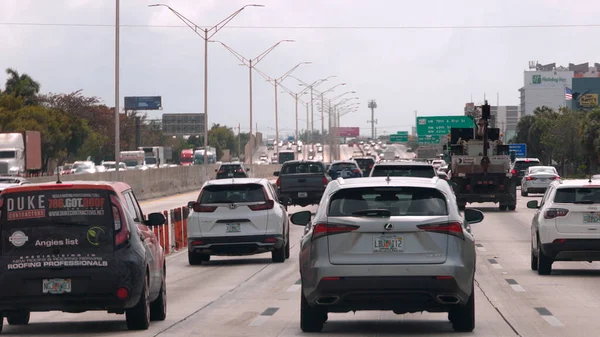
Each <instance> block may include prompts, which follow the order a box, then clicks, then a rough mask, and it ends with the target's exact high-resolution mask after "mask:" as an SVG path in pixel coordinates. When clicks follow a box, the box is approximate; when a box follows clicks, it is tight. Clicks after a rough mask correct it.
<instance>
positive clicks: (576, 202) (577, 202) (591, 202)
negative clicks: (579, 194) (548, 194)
mask: <svg viewBox="0 0 600 337" xmlns="http://www.w3.org/2000/svg"><path fill="white" fill-rule="evenodd" d="M573 203H574V204H584V205H590V204H593V203H594V201H593V200H580V201H575V202H573Z"/></svg>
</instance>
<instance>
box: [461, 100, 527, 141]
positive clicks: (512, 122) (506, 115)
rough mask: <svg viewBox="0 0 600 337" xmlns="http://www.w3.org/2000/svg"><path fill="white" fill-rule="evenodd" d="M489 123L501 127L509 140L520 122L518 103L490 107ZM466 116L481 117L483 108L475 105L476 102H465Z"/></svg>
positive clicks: (505, 137) (493, 126) (477, 118)
mask: <svg viewBox="0 0 600 337" xmlns="http://www.w3.org/2000/svg"><path fill="white" fill-rule="evenodd" d="M490 110H491V111H490V115H491V116H490V120H489V123H490V124H489V125H490V127H492V128H498V129H500V132H501V133H503V134H504V137H503V138H504V139H506V140H508V139H510V138H512V137H514V135H515V134H516V130H517V123H518V122H519V118H520V117H521V116H520V113H519V106H518V105H500V106H496V105H492V106H491V107H490ZM464 111H465V116H471V117H473V118H474V119H475V121H477V120H479V118H481V108H479V107H477V106H475V104H474V103H466V104H465V109H464Z"/></svg>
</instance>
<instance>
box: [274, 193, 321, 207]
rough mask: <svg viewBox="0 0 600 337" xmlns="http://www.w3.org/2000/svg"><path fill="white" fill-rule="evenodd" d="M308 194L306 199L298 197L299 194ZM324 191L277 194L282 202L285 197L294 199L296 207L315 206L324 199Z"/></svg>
mask: <svg viewBox="0 0 600 337" xmlns="http://www.w3.org/2000/svg"><path fill="white" fill-rule="evenodd" d="M302 192H304V193H306V198H300V197H298V193H302ZM323 192H324V191H298V192H277V197H278V198H279V199H280V200H281V199H283V198H285V197H289V198H290V199H292V204H294V205H314V204H318V203H319V202H320V201H321V198H322V197H323Z"/></svg>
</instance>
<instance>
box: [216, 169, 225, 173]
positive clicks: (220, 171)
mask: <svg viewBox="0 0 600 337" xmlns="http://www.w3.org/2000/svg"><path fill="white" fill-rule="evenodd" d="M219 173H225V171H223V170H219V171H217V174H219Z"/></svg>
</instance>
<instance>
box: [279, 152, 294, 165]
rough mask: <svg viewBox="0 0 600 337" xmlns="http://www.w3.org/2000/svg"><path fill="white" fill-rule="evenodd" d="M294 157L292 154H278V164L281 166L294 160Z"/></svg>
mask: <svg viewBox="0 0 600 337" xmlns="http://www.w3.org/2000/svg"><path fill="white" fill-rule="evenodd" d="M294 159H296V157H295V156H294V153H293V152H279V164H283V163H285V162H286V161H290V160H294Z"/></svg>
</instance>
